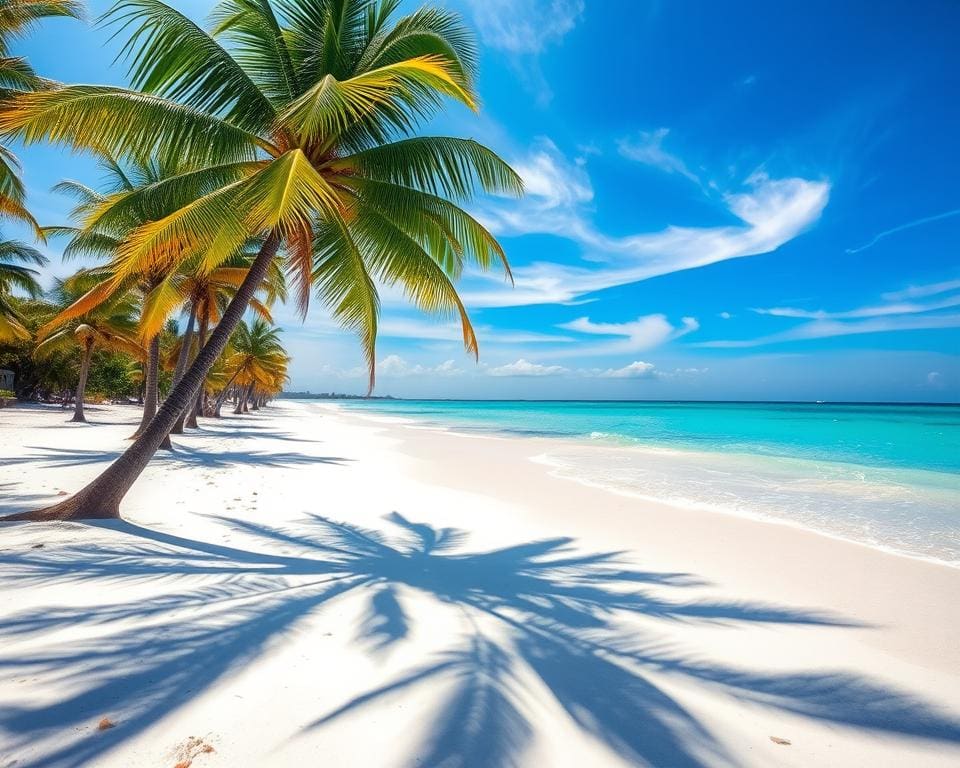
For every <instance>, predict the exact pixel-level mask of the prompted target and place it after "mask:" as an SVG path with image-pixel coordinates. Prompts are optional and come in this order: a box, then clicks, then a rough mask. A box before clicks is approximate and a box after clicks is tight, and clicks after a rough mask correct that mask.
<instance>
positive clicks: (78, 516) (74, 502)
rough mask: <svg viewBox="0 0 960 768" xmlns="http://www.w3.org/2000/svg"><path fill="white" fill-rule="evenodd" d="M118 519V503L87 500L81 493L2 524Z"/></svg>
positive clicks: (8, 519)
mask: <svg viewBox="0 0 960 768" xmlns="http://www.w3.org/2000/svg"><path fill="white" fill-rule="evenodd" d="M119 517H120V503H119V502H117V501H110V500H108V499H103V498H101V499H92V498H88V497H87V495H86V494H84V493H83V492H82V491H81V492H80V493H78V494H76V495H75V496H71V497H70V498H69V499H66V500H64V501H61V502H60V503H59V504H54V505H52V506H50V507H44V508H43V509H34V510H31V511H30V512H20V513H19V514H16V515H9V516H7V517H4V518H2V522H5V523H6V522H12V521H16V520H27V521H31V522H35V523H42V522H50V521H54V520H112V519H116V518H119Z"/></svg>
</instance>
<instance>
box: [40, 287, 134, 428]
mask: <svg viewBox="0 0 960 768" xmlns="http://www.w3.org/2000/svg"><path fill="white" fill-rule="evenodd" d="M97 279H98V278H97V276H96V275H93V276H91V275H89V274H88V273H87V272H86V271H84V270H81V271H80V272H78V273H77V274H76V275H73V276H72V277H69V278H67V279H66V280H57V281H56V284H55V285H54V288H53V291H52V297H53V300H54V302H55V303H56V304H57V306H58V307H60V308H61V311H60V313H59V314H58V316H57V318H55V319H54V320H52V321H50V322H49V323H47V324H46V325H45V326H44V327H43V328H42V329H41V330H40V331H38V333H37V337H38V339H39V340H40V343H39V344H37V348H36V351H35V353H34V354H35V355H37V356H39V357H41V358H42V357H43V356H45V355H47V354H49V353H51V352H53V351H57V350H63V349H64V348H65V347H70V346H78V347H79V348H80V379H79V381H78V383H77V392H76V397H75V401H76V402H75V404H74V411H73V418H72V419H71V421H81V422H86V420H87V419H86V417H85V416H84V413H83V396H84V393H85V390H86V386H87V374H88V373H89V372H90V361H91V359H92V358H93V352H94V349H96V348H106V349H113V350H117V351H120V352H127V353H129V354H131V355H134V356H135V357H143V356H144V350H143V348H142V347H141V346H140V345H139V343H138V342H137V320H136V306H135V303H134V302H133V301H132V300H131V299H130V298H129V297H128V296H124V295H120V296H114V297H112V298H111V299H110V300H109V301H106V302H103V303H101V304H98V305H97V306H96V307H93V308H91V309H90V310H89V311H88V312H86V313H84V314H82V315H79V316H76V317H74V316H69V317H64V313H63V311H62V310H63V309H65V308H67V307H70V306H73V305H74V304H75V303H76V301H77V299H78V298H79V297H80V296H82V295H83V294H84V293H86V292H87V291H88V290H89V289H90V285H91V282H95V281H96V280H97Z"/></svg>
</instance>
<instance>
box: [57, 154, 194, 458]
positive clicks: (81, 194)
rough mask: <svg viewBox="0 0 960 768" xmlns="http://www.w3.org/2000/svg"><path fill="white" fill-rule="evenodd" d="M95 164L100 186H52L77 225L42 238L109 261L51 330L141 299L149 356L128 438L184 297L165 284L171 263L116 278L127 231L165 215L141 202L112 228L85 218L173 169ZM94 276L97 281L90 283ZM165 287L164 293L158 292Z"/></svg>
mask: <svg viewBox="0 0 960 768" xmlns="http://www.w3.org/2000/svg"><path fill="white" fill-rule="evenodd" d="M100 166H101V170H102V171H103V172H104V173H103V183H102V188H101V189H99V190H93V189H91V188H90V187H87V186H86V185H84V184H81V183H79V182H76V181H71V180H67V181H62V182H60V183H59V184H57V185H56V186H55V187H54V191H59V192H63V193H66V194H68V195H70V196H71V197H73V198H74V199H75V200H76V201H77V204H76V206H75V207H74V208H73V210H72V211H71V212H70V218H71V219H73V220H74V221H76V222H78V224H79V225H78V226H64V227H47V228H46V230H45V232H46V233H47V234H54V235H60V236H69V238H70V239H69V241H68V242H67V244H66V246H65V248H64V250H63V256H64V258H65V259H69V258H73V257H75V256H87V257H90V256H94V257H99V258H105V259H107V260H108V263H107V265H105V266H104V267H102V268H99V269H95V270H89V271H88V272H87V273H86V274H87V277H88V278H89V282H90V284H91V285H92V287H91V288H90V290H89V291H88V292H87V293H85V294H84V295H82V296H80V297H78V298H77V300H76V302H74V303H73V304H72V305H70V306H68V307H65V308H64V309H63V311H62V312H61V313H60V314H59V315H58V316H57V317H56V318H54V319H53V320H52V321H51V324H52V325H53V326H57V325H61V324H63V323H64V322H66V321H67V320H69V319H71V318H74V317H78V316H80V315H82V314H85V313H86V312H88V311H90V310H91V309H93V308H94V307H96V306H98V305H99V304H101V303H103V302H104V301H107V300H109V299H110V298H111V297H113V296H117V295H124V294H128V293H130V292H133V293H135V294H136V295H137V296H138V298H139V301H140V335H141V342H142V344H143V345H144V346H145V347H146V348H147V350H148V355H147V361H146V366H145V371H144V373H145V378H144V390H145V392H144V394H145V397H144V400H143V416H142V418H141V420H140V426H139V428H138V429H137V431H136V432H135V433H134V435H133V437H136V436H138V435H139V434H140V433H141V432H142V431H143V430H144V429H146V426H147V424H149V423H150V421H151V420H152V419H153V417H154V416H155V415H156V412H157V402H158V381H159V370H160V333H161V331H162V329H163V326H164V323H165V322H166V320H167V318H168V316H169V314H170V313H171V312H173V311H175V309H176V306H177V304H182V303H183V300H184V297H183V295H182V293H178V291H177V285H176V284H175V283H173V284H168V282H167V278H168V277H169V274H168V270H169V269H170V260H169V259H164V258H154V259H151V260H150V261H149V262H147V263H145V264H143V265H141V267H140V269H138V270H137V271H136V272H129V274H128V275H127V277H126V279H124V280H119V281H118V280H115V279H114V277H115V275H116V272H117V268H116V266H115V265H114V263H113V261H114V260H115V257H116V253H117V251H118V249H119V248H120V246H121V244H122V243H123V242H124V240H125V239H126V238H127V237H128V236H129V233H130V232H131V231H132V230H133V229H134V228H135V227H137V226H142V225H144V224H146V223H148V222H150V221H155V220H157V219H159V218H162V217H163V216H164V215H165V214H166V213H169V211H164V210H161V209H158V208H156V207H155V206H154V207H152V208H151V207H150V206H149V205H147V204H146V203H147V202H148V201H144V203H143V204H141V205H140V206H137V207H136V208H135V209H132V210H130V212H129V215H128V217H127V218H126V220H124V221H115V222H113V223H112V226H102V225H100V226H97V225H93V226H91V225H87V224H86V223H85V220H86V218H87V217H88V216H89V214H90V213H91V211H94V210H96V209H97V207H98V206H100V205H103V204H104V203H106V202H107V201H108V200H118V199H123V197H125V196H126V195H129V194H130V193H131V192H133V191H135V190H137V189H139V188H142V187H144V186H146V185H148V184H152V183H156V182H157V181H159V180H160V179H162V178H163V177H164V176H165V175H166V174H169V173H172V172H173V171H174V169H173V168H172V167H171V168H162V167H160V165H159V164H158V163H156V162H153V161H151V160H142V159H141V160H134V161H132V162H128V163H125V164H124V163H121V162H119V161H118V160H116V159H115V158H112V157H109V156H107V157H102V158H101V159H100ZM95 278H96V279H95ZM162 288H167V290H162ZM160 447H162V448H167V449H169V448H171V447H172V446H171V445H170V440H169V438H165V439H164V441H163V442H162V443H161V444H160Z"/></svg>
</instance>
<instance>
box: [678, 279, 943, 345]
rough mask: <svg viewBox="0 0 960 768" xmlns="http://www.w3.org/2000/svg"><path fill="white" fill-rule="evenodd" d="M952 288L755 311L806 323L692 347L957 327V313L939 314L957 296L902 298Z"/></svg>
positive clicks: (923, 287) (922, 288) (934, 287)
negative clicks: (854, 303) (851, 304)
mask: <svg viewBox="0 0 960 768" xmlns="http://www.w3.org/2000/svg"><path fill="white" fill-rule="evenodd" d="M956 289H960V280H950V281H943V282H939V283H930V284H927V285H917V286H912V287H910V288H907V289H906V290H902V291H894V292H891V293H884V294H883V295H882V298H883V299H884V301H883V302H882V303H879V304H871V305H869V306H864V307H856V308H854V309H845V310H839V311H827V310H823V309H816V310H810V309H802V308H798V307H769V308H765V309H761V308H755V309H753V310H752V311H753V312H756V313H757V314H760V315H766V316H768V317H777V318H785V319H792V320H808V321H810V322H806V323H801V324H800V325H796V326H794V327H793V328H790V329H788V330H785V331H780V332H778V333H773V334H768V335H765V336H760V337H759V338H755V339H724V340H717V341H705V342H701V343H699V344H694V345H693V346H699V347H714V348H726V349H732V348H739V347H757V346H761V345H764V344H775V343H778V342H784V341H799V340H803V339H823V338H828V337H831V336H850V335H854V334H863V333H884V332H890V331H911V330H923V329H934V328H954V327H958V326H960V314H956V313H943V312H942V310H945V309H952V308H953V307H960V293H956V294H954V295H952V296H946V297H944V298H940V299H936V300H934V301H926V302H923V301H905V300H904V299H906V298H908V297H919V298H922V297H928V296H937V295H939V294H943V293H949V292H950V291H953V290H956Z"/></svg>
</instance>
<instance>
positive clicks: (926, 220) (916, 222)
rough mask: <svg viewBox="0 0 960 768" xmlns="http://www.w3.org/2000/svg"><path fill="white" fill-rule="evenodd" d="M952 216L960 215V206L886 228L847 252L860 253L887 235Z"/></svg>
mask: <svg viewBox="0 0 960 768" xmlns="http://www.w3.org/2000/svg"><path fill="white" fill-rule="evenodd" d="M952 216H960V208H956V209H954V210H952V211H946V212H944V213H938V214H936V215H934V216H924V217H923V218H921V219H915V220H914V221H908V222H907V223H906V224H901V225H900V226H898V227H893V228H892V229H887V230H884V231H883V232H880V233H879V234H877V235H875V236H874V237H873V239H872V240H870V241H869V242H868V243H866V244H864V245H861V246H859V247H857V248H847V253H860V251H865V250H867V248H872V247H873V246H875V245H876V244H877V243H879V242H880V241H881V240H883V239H884V238H885V237H889V236H890V235H895V234H897V233H898V232H903V231H904V230H905V229H913V228H914V227H921V226H923V225H924V224H931V223H933V222H934V221H940V220H941V219H949V218H950V217H952Z"/></svg>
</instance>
